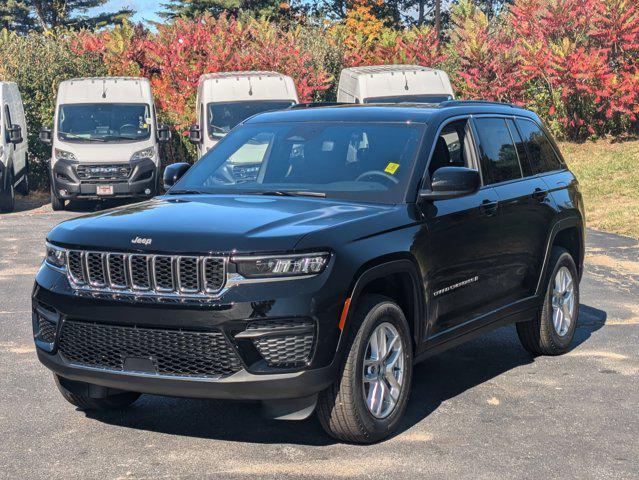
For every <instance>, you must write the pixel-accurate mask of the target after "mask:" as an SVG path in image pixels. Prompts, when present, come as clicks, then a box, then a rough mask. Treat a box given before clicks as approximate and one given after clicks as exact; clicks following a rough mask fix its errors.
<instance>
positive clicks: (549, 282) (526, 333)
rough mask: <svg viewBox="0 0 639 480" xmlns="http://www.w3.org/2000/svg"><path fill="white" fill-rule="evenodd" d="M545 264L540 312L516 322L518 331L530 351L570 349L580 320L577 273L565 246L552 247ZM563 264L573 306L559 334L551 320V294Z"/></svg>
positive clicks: (549, 352)
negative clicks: (562, 332)
mask: <svg viewBox="0 0 639 480" xmlns="http://www.w3.org/2000/svg"><path fill="white" fill-rule="evenodd" d="M548 266H549V270H548V275H547V276H546V284H545V287H546V288H545V296H544V302H543V305H542V307H541V311H540V313H539V315H537V317H536V318H534V319H532V320H529V321H527V322H521V323H518V324H517V335H518V336H519V340H520V341H521V344H522V345H523V346H524V348H525V349H526V350H528V351H529V352H530V353H531V354H533V355H561V354H563V353H566V352H567V351H568V350H569V349H570V344H571V343H572V340H573V337H574V336H575V329H576V327H577V322H578V320H579V276H578V274H577V267H576V266H575V261H574V260H573V258H572V256H571V255H570V253H568V251H566V250H565V249H564V248H561V247H553V249H552V252H551V254H550V261H549V263H548ZM562 267H566V268H567V269H568V270H569V272H570V274H571V276H572V281H573V285H574V293H573V295H574V301H575V308H574V314H573V317H572V320H571V322H570V325H569V327H568V330H567V331H566V332H565V334H563V335H560V334H559V333H558V332H557V330H556V329H555V326H554V324H553V307H552V296H553V284H554V280H555V277H556V275H557V272H558V271H559V270H560V269H561V268H562Z"/></svg>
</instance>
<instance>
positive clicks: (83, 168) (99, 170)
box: [76, 164, 131, 181]
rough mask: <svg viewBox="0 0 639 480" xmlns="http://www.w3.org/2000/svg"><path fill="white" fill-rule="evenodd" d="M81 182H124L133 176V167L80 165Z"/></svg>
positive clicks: (77, 171)
mask: <svg viewBox="0 0 639 480" xmlns="http://www.w3.org/2000/svg"><path fill="white" fill-rule="evenodd" d="M76 173H77V175H78V178H79V179H80V180H97V181H122V180H127V179H128V178H129V177H130V176H131V165H128V164H124V165H78V166H77V167H76Z"/></svg>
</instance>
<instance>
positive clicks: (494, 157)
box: [476, 118, 522, 184]
mask: <svg viewBox="0 0 639 480" xmlns="http://www.w3.org/2000/svg"><path fill="white" fill-rule="evenodd" d="M476 125H477V134H478V136H479V143H480V146H481V170H482V174H483V176H484V184H490V183H499V182H504V181H506V180H514V179H517V178H521V177H522V171H521V168H520V166H519V158H518V156H517V150H516V149H515V145H514V144H513V139H512V137H511V136H510V130H508V126H507V125H506V121H505V120H504V119H503V118H478V119H477V120H476Z"/></svg>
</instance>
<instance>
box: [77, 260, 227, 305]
mask: <svg viewBox="0 0 639 480" xmlns="http://www.w3.org/2000/svg"><path fill="white" fill-rule="evenodd" d="M226 265H227V259H226V258H225V257H209V256H180V255H158V254H143V253H119V252H99V251H81V250H69V251H68V255H67V276H68V278H69V282H70V283H71V285H72V286H73V288H74V289H76V290H81V291H83V292H89V293H96V294H97V293H105V294H113V295H119V294H128V295H133V296H146V297H149V296H151V297H153V296H155V297H159V298H171V299H174V300H179V299H180V298H185V299H197V298H200V299H207V298H215V296H216V294H218V293H219V292H221V291H222V290H223V288H224V286H225V284H226V276H227V273H226Z"/></svg>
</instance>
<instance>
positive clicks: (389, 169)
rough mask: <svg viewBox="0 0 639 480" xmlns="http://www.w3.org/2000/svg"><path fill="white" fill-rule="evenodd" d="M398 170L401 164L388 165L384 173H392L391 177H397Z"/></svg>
mask: <svg viewBox="0 0 639 480" xmlns="http://www.w3.org/2000/svg"><path fill="white" fill-rule="evenodd" d="M398 168H399V163H389V164H388V165H386V168H385V169H384V171H385V172H386V173H390V174H391V175H395V172H396V171H397V169H398Z"/></svg>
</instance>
